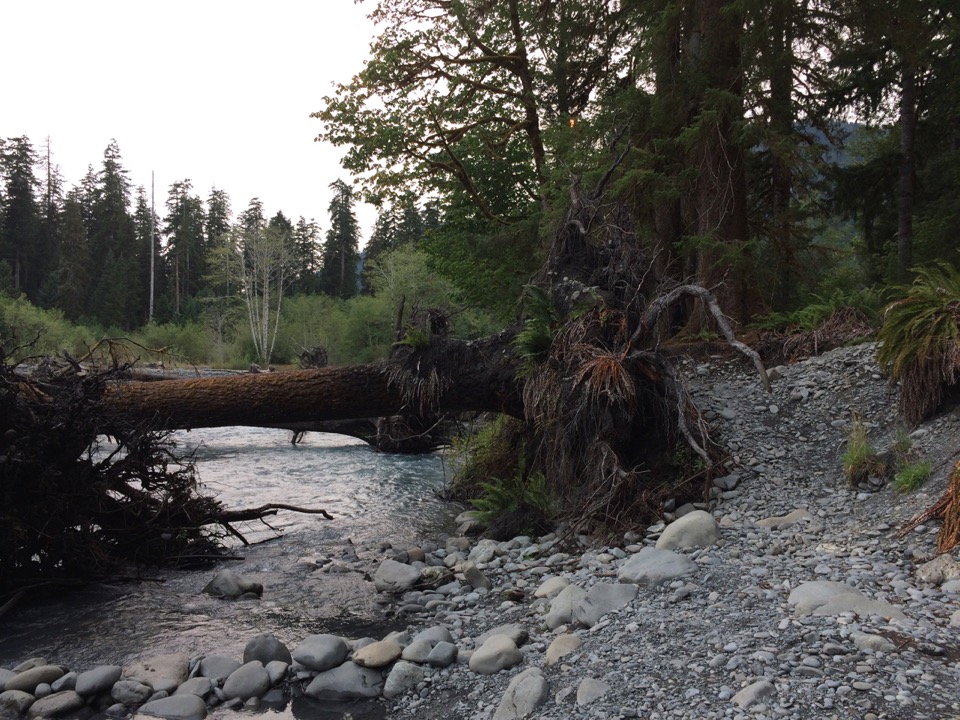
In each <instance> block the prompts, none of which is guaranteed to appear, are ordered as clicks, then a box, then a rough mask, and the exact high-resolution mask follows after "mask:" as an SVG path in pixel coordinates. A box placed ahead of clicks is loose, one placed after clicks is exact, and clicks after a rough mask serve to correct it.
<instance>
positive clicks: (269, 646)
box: [243, 633, 293, 667]
mask: <svg viewBox="0 0 960 720" xmlns="http://www.w3.org/2000/svg"><path fill="white" fill-rule="evenodd" d="M251 660H259V661H260V662H262V663H263V665H264V667H266V666H267V665H269V664H270V663H271V662H273V661H274V660H279V661H280V662H285V663H286V664H287V665H290V664H291V663H292V662H293V657H292V656H291V655H290V650H289V649H287V646H286V645H284V644H283V643H282V642H280V641H279V640H277V638H276V637H274V635H273V633H263V634H261V635H257V636H256V637H255V638H253V639H252V640H250V642H248V643H247V645H246V647H244V648H243V661H244V662H245V663H248V662H250V661H251Z"/></svg>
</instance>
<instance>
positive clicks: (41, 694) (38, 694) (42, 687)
mask: <svg viewBox="0 0 960 720" xmlns="http://www.w3.org/2000/svg"><path fill="white" fill-rule="evenodd" d="M47 695H53V688H52V687H50V684H49V683H40V684H39V685H37V689H36V690H34V691H33V696H34V697H35V698H37V700H39V699H40V698H45V697H47Z"/></svg>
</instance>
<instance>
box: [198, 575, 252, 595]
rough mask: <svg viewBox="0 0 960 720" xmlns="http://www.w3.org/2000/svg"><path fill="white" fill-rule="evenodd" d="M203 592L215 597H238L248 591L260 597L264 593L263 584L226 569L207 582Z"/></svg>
mask: <svg viewBox="0 0 960 720" xmlns="http://www.w3.org/2000/svg"><path fill="white" fill-rule="evenodd" d="M203 592H205V593H207V595H212V596H213V597H219V598H226V599H236V598H238V597H240V596H241V595H246V594H247V593H251V594H252V595H256V596H257V597H260V596H261V595H263V585H261V584H260V583H258V582H256V581H255V580H252V579H250V578H247V577H244V576H242V575H237V573H235V572H233V570H227V569H224V570H221V571H220V572H218V573H217V574H216V575H215V576H214V577H213V580H211V581H210V582H208V583H207V584H206V586H205V587H204V588H203Z"/></svg>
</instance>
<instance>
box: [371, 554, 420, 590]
mask: <svg viewBox="0 0 960 720" xmlns="http://www.w3.org/2000/svg"><path fill="white" fill-rule="evenodd" d="M419 579H420V571H419V570H417V569H416V568H415V567H413V566H411V565H405V564H404V563H399V562H397V561H396V560H389V559H387V560H384V561H383V562H382V563H380V567H378V568H377V571H376V572H375V573H374V574H373V584H374V587H376V589H377V592H391V593H397V592H403V591H404V590H408V589H409V588H411V587H413V586H414V585H416V583H417V581H418V580H419Z"/></svg>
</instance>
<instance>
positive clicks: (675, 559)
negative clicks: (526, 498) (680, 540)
mask: <svg viewBox="0 0 960 720" xmlns="http://www.w3.org/2000/svg"><path fill="white" fill-rule="evenodd" d="M696 571H697V564H696V563H695V562H693V560H691V559H690V558H688V557H686V556H685V555H680V554H679V553H675V552H673V550H658V549H657V548H652V547H645V548H643V550H641V551H640V552H638V553H637V554H636V555H633V556H632V557H631V558H630V559H629V560H627V562H625V563H624V564H623V565H621V566H620V571H619V573H618V575H617V579H618V580H619V581H620V582H622V583H634V584H635V585H647V586H656V585H662V584H663V583H666V582H669V581H670V580H675V579H676V578H679V577H684V576H686V575H693V574H694V573H695V572H696Z"/></svg>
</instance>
